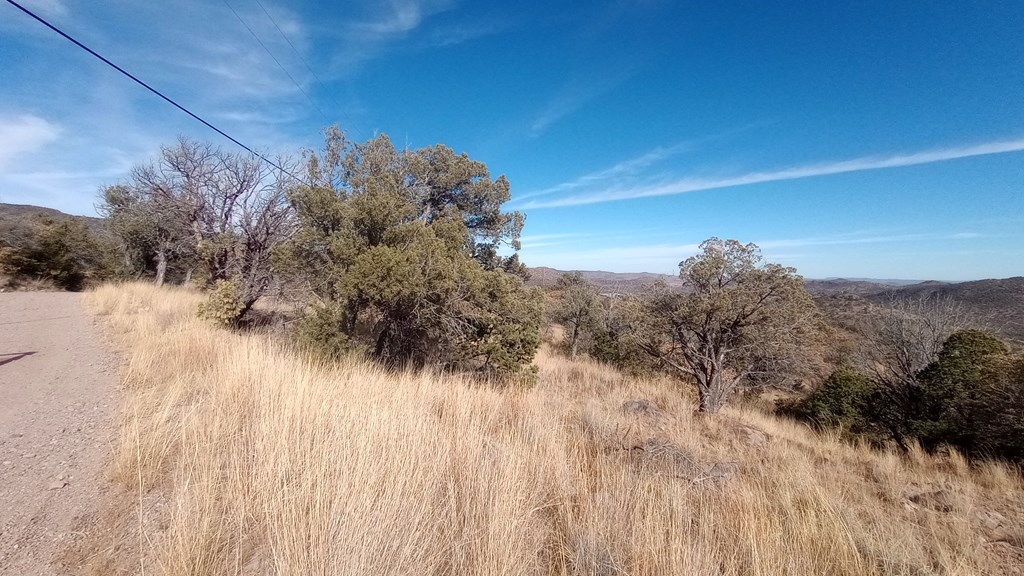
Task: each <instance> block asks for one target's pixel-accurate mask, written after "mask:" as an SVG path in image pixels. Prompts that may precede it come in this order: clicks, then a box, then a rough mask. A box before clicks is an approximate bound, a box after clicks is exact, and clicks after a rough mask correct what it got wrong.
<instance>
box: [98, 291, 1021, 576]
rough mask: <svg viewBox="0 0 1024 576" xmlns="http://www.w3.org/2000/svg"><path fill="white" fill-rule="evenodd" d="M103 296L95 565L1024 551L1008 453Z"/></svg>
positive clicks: (581, 567)
mask: <svg viewBox="0 0 1024 576" xmlns="http://www.w3.org/2000/svg"><path fill="white" fill-rule="evenodd" d="M88 301H89V303H90V305H91V306H92V308H93V309H94V311H95V312H96V314H98V315H100V316H102V317H104V318H105V319H106V321H107V323H108V324H109V326H110V330H111V334H112V335H113V336H114V338H116V339H117V340H118V341H119V342H120V343H121V345H122V346H123V347H124V350H125V354H126V359H127V360H126V362H127V365H126V368H125V374H124V385H125V389H126V393H125V397H126V403H125V407H124V410H123V419H122V428H121V434H120V444H119V446H118V447H117V450H116V459H115V462H114V465H113V468H114V469H113V473H112V474H113V477H114V479H115V482H116V483H117V485H118V486H119V487H120V488H119V490H120V494H122V497H121V498H120V500H119V501H120V502H121V503H122V504H123V508H122V509H121V511H120V513H119V515H118V516H116V518H115V519H114V520H113V521H112V524H113V525H114V528H113V529H112V530H113V532H117V533H120V534H122V535H130V537H127V540H126V541H123V542H121V543H120V544H119V545H118V547H116V548H115V547H113V545H111V547H110V548H109V549H108V550H107V554H108V556H117V558H116V559H115V560H111V558H109V557H108V558H107V559H106V561H105V563H103V562H95V563H94V566H103V568H102V571H106V572H112V571H116V570H115V568H118V567H119V569H120V570H121V571H124V572H138V573H143V572H144V573H147V574H173V575H178V574H189V575H206V574H210V575H213V574H218V575H219V574H294V575H305V574H486V575H491V574H608V575H612V574H708V575H711V574H715V575H733V574H735V575H741V574H742V575H747V574H754V575H756V574H763V575H769V574H770V575H776V574H963V575H968V574H996V573H1003V572H1005V573H1012V569H1013V568H1014V566H1015V563H1016V566H1018V567H1019V566H1020V562H1021V554H1020V549H1019V548H1018V546H1020V545H1022V544H1024V542H1021V541H1019V535H1020V532H1019V528H1020V527H1019V520H1020V518H1019V516H1017V517H1015V516H1014V515H1015V514H1019V513H1020V511H1021V510H1022V509H1024V506H1022V499H1021V488H1022V481H1021V478H1020V476H1019V475H1018V473H1017V472H1016V471H1014V470H1012V469H1010V468H1007V467H1005V466H1001V465H998V464H987V465H985V466H983V467H971V466H969V465H968V464H967V463H966V462H965V461H963V459H962V458H959V457H958V456H956V455H948V456H945V457H934V456H929V455H926V454H923V453H920V452H917V453H914V454H912V455H911V456H910V457H909V458H907V457H903V456H901V455H899V454H896V453H891V452H881V453H879V452H873V451H871V450H869V449H868V448H866V447H855V446H850V445H847V444H844V443H842V442H840V441H839V440H838V439H836V438H831V437H824V436H819V435H816V434H813V433H811V432H810V431H808V430H807V429H806V428H804V427H802V426H800V425H798V424H795V423H792V422H788V421H783V420H779V419H775V418H773V417H770V416H766V415H763V414H759V413H756V412H753V411H742V410H732V411H727V412H726V413H725V414H722V415H720V416H719V417H715V418H702V417H698V416H695V415H693V408H694V407H693V405H692V403H691V402H690V401H689V400H688V399H687V398H686V396H685V395H684V394H682V393H680V390H679V388H677V386H676V385H675V384H673V383H672V382H670V381H637V380H631V379H629V378H625V377H623V376H621V375H620V374H618V373H616V372H615V371H613V370H611V369H609V368H607V367H605V366H602V365H599V364H596V363H590V362H586V361H580V362H570V361H568V360H566V359H564V358H561V357H558V356H556V355H553V354H552V353H550V352H548V351H547V350H542V352H541V354H540V355H539V357H538V359H537V365H538V366H539V369H540V378H539V384H538V385H537V386H536V387H535V388H533V389H530V390H498V389H494V388H491V387H487V386H481V385H476V384H474V383H472V382H470V381H467V380H465V379H462V378H460V377H458V376H451V375H437V374H426V373H424V374H413V373H402V374H393V373H388V372H385V371H382V370H381V369H379V368H377V367H375V366H373V365H371V364H367V363H364V362H360V361H355V360H352V361H348V362H345V363H342V364H340V365H326V364H323V363H318V362H316V361H314V360H311V359H309V358H305V357H303V356H302V355H300V354H297V353H296V352H294V351H293V350H291V349H289V348H288V347H287V346H286V345H285V344H283V343H281V342H278V341H275V339H274V338H273V337H272V336H268V335H252V334H249V335H244V334H237V333H232V332H228V331H225V330H223V329H221V328H217V327H214V326H212V325H209V324H207V323H205V322H202V321H200V320H198V319H197V318H196V317H195V314H194V312H195V310H196V307H197V305H198V303H199V301H200V296H198V295H196V294H194V293H191V292H187V291H179V290H173V289H172V290H168V289H156V288H153V287H151V286H147V285H123V286H106V287H103V288H100V289H98V290H96V291H94V292H92V293H91V294H90V295H89V296H88ZM986 522H987V524H986ZM1015 530H1016V532H1014V531H1015ZM1015 534H1016V535H1017V536H1016V537H1017V538H1018V540H1017V541H1014V537H1015V536H1014V535H1015ZM100 556H102V554H97V555H96V556H95V557H97V558H98V557H100ZM98 570H100V569H98Z"/></svg>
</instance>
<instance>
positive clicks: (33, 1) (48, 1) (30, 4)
mask: <svg viewBox="0 0 1024 576" xmlns="http://www.w3.org/2000/svg"><path fill="white" fill-rule="evenodd" d="M21 4H22V5H23V6H25V8H28V9H29V10H31V11H33V12H36V13H38V14H40V15H41V16H50V17H56V16H67V15H68V7H67V5H65V4H64V2H63V0H22V1H21Z"/></svg>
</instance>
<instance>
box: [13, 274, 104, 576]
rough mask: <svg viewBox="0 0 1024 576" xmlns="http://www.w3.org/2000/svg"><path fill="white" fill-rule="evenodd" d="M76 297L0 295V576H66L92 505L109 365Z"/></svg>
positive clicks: (100, 465) (100, 479)
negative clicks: (68, 557) (68, 553)
mask: <svg viewBox="0 0 1024 576" xmlns="http://www.w3.org/2000/svg"><path fill="white" fill-rule="evenodd" d="M81 298H82V297H81V295H80V294H71V293H65V292H15V293H6V294H0V575H18V576H29V575H35V574H40V575H45V574H65V573H68V572H70V571H72V569H73V567H70V566H63V565H62V564H61V562H60V561H59V558H60V556H61V553H62V552H63V551H64V550H66V549H67V548H68V547H69V546H71V545H73V544H74V543H76V541H78V540H80V539H81V538H82V537H83V535H82V532H81V531H82V529H83V527H84V525H87V524H88V521H89V518H90V517H91V516H93V515H94V513H95V512H96V510H97V507H98V506H99V502H100V497H101V494H102V489H103V486H104V484H105V480H104V472H105V466H106V464H107V462H108V457H109V456H108V455H109V453H110V446H111V442H112V441H113V438H114V427H113V417H114V412H115V409H116V406H117V402H118V396H117V391H116V383H117V377H116V373H117V368H116V366H117V365H116V363H115V359H114V358H113V356H112V355H111V354H110V353H109V351H108V350H106V347H105V346H104V344H103V342H102V339H101V338H100V337H99V334H98V330H97V329H96V327H94V325H93V320H92V319H91V318H90V317H89V316H88V315H86V314H85V313H84V311H83V310H82V301H81Z"/></svg>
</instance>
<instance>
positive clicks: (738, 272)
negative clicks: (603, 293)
mask: <svg viewBox="0 0 1024 576" xmlns="http://www.w3.org/2000/svg"><path fill="white" fill-rule="evenodd" d="M679 277H680V278H681V279H682V280H683V287H682V289H679V290H671V289H668V288H667V287H665V286H664V285H661V286H659V287H656V288H654V289H653V290H652V291H651V292H650V293H649V294H646V295H643V296H642V297H641V298H640V299H638V300H637V301H635V302H634V305H633V309H634V315H635V317H636V319H637V321H636V323H635V326H634V331H633V334H634V338H635V340H636V342H637V344H638V346H639V347H640V348H641V349H642V350H644V351H645V352H646V353H647V354H649V355H650V356H651V357H653V358H655V359H656V360H658V361H659V362H660V363H661V364H662V365H663V366H665V367H667V368H668V369H669V370H671V371H672V372H674V373H676V374H677V375H679V376H680V377H683V378H685V379H688V380H691V381H692V382H693V383H694V385H695V387H696V389H697V396H698V400H699V410H700V411H702V412H709V413H715V412H718V411H719V410H720V409H721V408H722V407H723V406H724V405H725V404H726V402H728V400H729V398H730V396H732V394H733V393H734V392H735V391H736V390H737V388H739V387H740V386H741V385H744V384H748V385H764V384H772V383H777V384H782V383H783V382H782V381H778V380H776V378H779V377H783V379H785V378H789V377H790V375H789V374H787V373H786V371H779V370H777V369H776V368H775V367H777V366H797V365H798V364H799V362H794V361H790V360H789V359H791V358H798V357H800V355H801V354H802V348H803V347H806V346H810V345H813V344H816V342H817V341H818V339H819V336H818V335H817V334H816V330H817V327H818V325H819V322H818V314H817V309H816V308H815V306H814V303H813V301H812V300H811V298H810V296H809V295H808V294H807V292H806V290H804V286H803V279H802V278H801V277H800V276H798V275H797V274H796V271H795V270H794V269H793V268H786V267H784V266H781V265H779V264H773V263H766V262H764V260H763V258H762V256H761V252H760V249H759V248H758V247H757V246H756V245H755V244H741V243H740V242H737V241H736V240H721V239H718V238H710V239H708V240H705V241H704V242H703V243H702V244H701V245H700V253H699V254H697V255H696V256H693V257H691V258H688V259H686V260H685V261H683V262H681V263H680V265H679Z"/></svg>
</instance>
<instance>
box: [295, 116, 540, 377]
mask: <svg viewBox="0 0 1024 576" xmlns="http://www.w3.org/2000/svg"><path fill="white" fill-rule="evenodd" d="M307 165H308V170H309V182H310V183H311V184H310V185H300V186H297V187H296V188H294V189H293V191H292V193H291V201H292V204H293V206H294V207H295V211H296V215H297V217H298V222H299V228H298V230H297V232H296V233H295V235H294V236H293V238H292V239H291V241H290V242H289V243H288V244H287V245H286V246H285V247H284V249H283V250H282V251H280V252H279V254H278V261H279V262H281V263H282V264H283V265H284V266H286V267H288V268H290V270H291V272H292V278H293V280H295V281H298V282H299V283H301V285H302V286H303V287H304V289H306V290H308V291H309V292H310V295H311V303H312V305H311V312H310V314H309V316H308V317H307V325H306V329H307V333H309V334H314V335H315V339H317V340H319V341H321V342H330V343H332V345H333V346H336V347H341V348H346V347H352V346H365V347H366V348H367V349H368V350H369V351H370V352H372V353H373V354H374V355H375V356H376V357H378V358H380V359H382V360H384V361H386V362H388V363H392V364H398V363H412V364H413V365H417V366H426V365H430V366H439V367H454V366H462V367H466V366H470V367H473V368H476V369H483V370H493V371H498V372H503V373H512V372H518V371H521V370H523V369H524V368H525V367H526V366H527V365H528V364H529V362H530V361H531V360H532V358H533V354H534V352H535V350H536V348H537V346H538V344H539V341H540V336H539V328H540V301H539V296H538V295H537V294H534V293H531V292H529V291H527V290H526V288H525V287H524V286H523V283H522V278H521V277H520V273H521V272H523V268H522V266H521V265H520V264H519V260H518V257H517V256H516V254H515V251H517V250H518V247H519V233H520V231H521V229H522V225H523V216H522V215H521V214H519V213H517V212H512V213H504V212H502V211H501V205H502V203H504V202H505V201H507V200H508V199H509V185H508V181H507V180H506V179H505V178H504V177H503V176H499V177H498V178H496V179H492V178H491V176H490V174H489V173H488V171H487V168H486V166H485V165H484V164H483V163H482V162H479V161H475V160H472V159H470V158H469V157H468V156H467V155H465V154H455V153H454V152H453V151H452V150H451V149H449V148H447V147H445V146H442V145H437V146H429V147H426V148H420V149H417V150H402V151H399V150H396V149H395V148H394V146H393V145H392V144H391V141H390V140H389V139H388V137H387V136H386V135H381V136H378V137H376V138H374V139H371V140H369V141H367V142H365V143H361V144H357V143H351V142H348V141H346V140H345V139H344V136H343V135H342V134H341V133H340V132H338V131H337V130H336V129H331V130H328V131H327V142H326V146H325V148H324V149H323V150H322V151H320V152H319V153H317V152H312V151H310V152H308V153H307ZM503 246H504V247H506V248H507V249H509V250H511V251H512V254H511V255H502V254H501V250H502V247H503Z"/></svg>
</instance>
